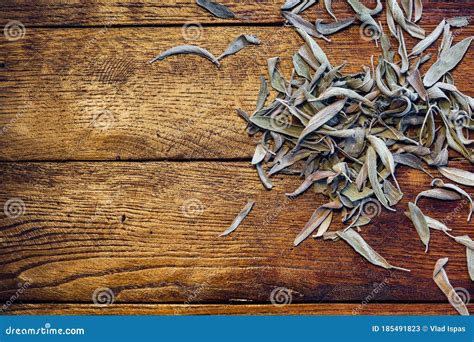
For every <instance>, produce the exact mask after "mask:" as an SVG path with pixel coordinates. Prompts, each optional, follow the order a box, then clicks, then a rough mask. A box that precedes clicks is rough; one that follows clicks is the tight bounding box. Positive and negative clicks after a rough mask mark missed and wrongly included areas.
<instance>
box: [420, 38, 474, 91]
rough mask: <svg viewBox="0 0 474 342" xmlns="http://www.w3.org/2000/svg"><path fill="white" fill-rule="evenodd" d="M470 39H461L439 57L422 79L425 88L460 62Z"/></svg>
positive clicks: (469, 43)
mask: <svg viewBox="0 0 474 342" xmlns="http://www.w3.org/2000/svg"><path fill="white" fill-rule="evenodd" d="M472 39H473V37H468V38H465V39H463V40H462V41H460V42H459V43H457V44H456V45H454V46H453V47H451V48H449V49H448V50H447V51H446V52H445V53H442V54H441V55H440V56H439V58H438V60H437V61H436V62H435V63H434V64H433V65H432V66H431V67H430V68H429V69H428V71H427V72H426V74H425V77H424V78H423V84H424V85H425V87H431V86H432V85H433V84H435V83H436V82H437V81H438V80H439V79H440V78H441V77H442V76H444V75H445V74H446V73H447V72H448V71H450V70H451V69H453V68H454V67H455V66H456V65H458V64H459V62H461V60H462V59H463V57H464V55H465V54H466V52H467V50H468V49H469V46H470V45H471V41H472Z"/></svg>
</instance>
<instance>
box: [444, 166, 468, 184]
mask: <svg viewBox="0 0 474 342" xmlns="http://www.w3.org/2000/svg"><path fill="white" fill-rule="evenodd" d="M438 171H439V172H440V173H441V174H442V175H443V176H444V177H446V178H449V179H451V180H452V181H454V182H456V183H459V184H463V185H467V186H474V173H472V172H469V171H466V170H461V169H458V168H455V167H439V168H438Z"/></svg>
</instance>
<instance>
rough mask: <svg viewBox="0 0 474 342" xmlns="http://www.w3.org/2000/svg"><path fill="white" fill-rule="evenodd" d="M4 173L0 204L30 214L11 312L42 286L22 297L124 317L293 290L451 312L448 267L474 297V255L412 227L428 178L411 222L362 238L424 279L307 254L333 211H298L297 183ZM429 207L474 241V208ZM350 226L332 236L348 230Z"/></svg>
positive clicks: (147, 169)
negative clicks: (473, 211)
mask: <svg viewBox="0 0 474 342" xmlns="http://www.w3.org/2000/svg"><path fill="white" fill-rule="evenodd" d="M464 167H465V168H466V169H470V170H471V171H474V170H473V168H472V166H470V165H469V166H464ZM0 172H1V174H2V187H1V189H0V203H2V204H4V203H6V201H7V200H8V199H12V198H15V199H21V200H22V201H23V203H24V207H23V208H24V213H23V215H20V216H19V217H16V218H15V217H14V218H12V217H6V216H5V215H4V213H2V216H1V221H0V234H1V245H0V246H1V248H0V251H1V254H2V255H1V258H0V279H1V281H0V298H1V299H2V300H3V301H7V300H9V299H10V298H11V297H12V296H14V295H15V293H17V291H19V289H20V288H21V287H22V286H24V284H25V283H26V282H28V286H27V288H26V290H25V291H24V293H22V294H21V297H20V298H21V301H22V302H27V303H28V302H36V301H41V302H61V303H63V302H78V303H91V302H92V297H93V293H94V291H95V290H96V289H97V288H102V287H106V288H109V289H111V291H112V292H113V294H114V297H115V301H116V303H140V302H142V303H186V302H187V303H190V304H196V303H245V304H249V303H268V302H269V300H270V297H271V293H272V291H274V290H275V289H276V288H278V287H285V288H287V289H289V293H290V294H291V297H292V301H293V302H294V303H308V302H354V303H361V302H363V301H368V302H370V303H376V302H387V301H404V302H407V301H416V302H445V301H446V298H445V297H444V295H443V294H442V293H441V291H440V290H439V289H438V288H437V287H436V285H435V284H434V282H433V281H432V279H431V277H432V271H433V266H434V264H435V261H436V260H437V259H438V258H440V257H445V256H448V257H449V258H450V261H449V264H448V266H447V269H446V270H447V272H448V275H449V277H450V279H451V282H452V283H453V285H454V286H455V287H461V288H464V289H466V291H469V292H470V293H471V294H472V293H473V291H474V287H473V283H472V282H471V281H470V280H469V277H468V273H467V267H466V257H465V248H464V247H463V246H461V245H458V244H456V243H455V242H453V241H451V240H450V239H449V238H448V237H446V236H444V235H443V234H441V233H440V232H433V234H432V235H433V236H432V241H431V243H430V251H429V253H428V254H425V253H424V252H423V251H424V248H423V246H422V244H421V242H420V240H419V238H418V236H417V234H416V231H415V229H414V228H413V226H412V224H411V223H410V222H409V221H408V219H407V218H406V217H405V216H404V215H403V211H404V210H405V209H406V206H407V201H409V200H410V201H413V200H414V198H415V194H416V193H418V192H419V191H420V190H421V189H426V188H428V187H429V181H430V180H429V177H428V176H426V175H424V174H420V173H419V172H417V171H411V170H407V169H402V170H401V171H400V172H399V174H398V179H399V180H400V184H401V187H402V189H404V191H406V196H405V198H404V200H403V202H402V203H401V204H400V205H398V206H397V209H398V211H397V213H392V214H391V215H389V214H388V213H387V212H385V211H383V212H382V214H381V216H380V217H378V218H377V219H376V220H375V221H374V224H372V225H370V226H368V227H366V228H364V229H363V231H362V235H363V236H364V237H365V238H366V239H367V241H368V242H369V243H370V244H371V245H372V246H373V247H374V248H375V249H376V250H377V251H379V252H380V253H381V254H382V255H384V257H386V258H387V259H388V260H389V261H390V262H391V263H393V264H395V265H397V266H401V267H407V268H410V269H412V272H411V273H407V272H400V271H395V272H390V271H387V270H384V269H381V268H377V267H375V266H372V265H371V264H369V263H368V262H367V261H365V260H364V259H363V258H362V257H360V256H358V255H356V254H355V253H354V251H353V250H352V249H351V248H350V247H348V246H347V245H346V244H345V243H343V242H342V241H341V242H337V243H335V242H331V241H321V240H318V241H314V240H312V239H308V240H307V241H305V242H303V243H302V244H301V245H300V246H299V247H296V248H295V247H293V246H292V242H293V239H294V237H295V236H296V234H297V233H298V232H299V231H300V229H301V228H302V227H303V225H304V223H305V222H306V220H308V218H309V217H310V215H311V213H312V211H313V209H315V208H316V207H317V206H319V205H320V204H321V203H322V202H323V198H321V197H319V196H315V195H314V194H311V193H306V194H304V195H303V196H302V197H301V198H298V199H297V200H294V201H288V200H285V198H284V196H283V194H284V192H285V191H288V190H292V189H294V188H296V186H297V184H299V182H300V180H299V179H297V178H294V177H277V178H276V180H275V185H276V188H275V189H274V190H272V191H264V190H263V188H262V187H261V185H260V184H259V183H258V180H257V176H256V174H255V171H254V170H253V169H252V168H251V167H250V166H249V165H248V163H221V162H193V163H182V162H181V163H180V162H173V163H164V162H158V163H157V162H147V163H130V162H127V163H124V162H114V163H110V162H109V163H102V162H97V163H81V162H68V163H17V164H14V163H2V164H0ZM466 190H467V191H470V189H466ZM471 190H472V189H471ZM470 193H471V195H472V191H471V192H470ZM250 198H251V199H254V200H255V201H256V205H255V208H254V210H253V211H252V213H251V214H250V215H249V217H248V218H247V219H246V220H245V221H244V223H243V224H242V225H241V226H240V227H239V228H238V229H237V230H236V231H235V232H234V233H232V234H231V235H230V236H229V237H227V238H218V235H219V233H221V232H222V231H223V230H224V229H225V228H226V227H227V226H228V225H229V224H230V223H231V222H232V220H233V218H234V217H235V215H236V214H237V213H238V212H239V211H240V209H241V208H242V207H243V205H244V204H245V203H246V202H247V199H250ZM16 201H17V202H18V203H19V201H18V200H16ZM420 206H421V207H422V208H423V210H425V212H426V213H427V214H428V213H429V214H430V215H433V216H434V217H436V218H438V219H445V220H446V221H447V224H448V225H449V226H452V227H455V234H457V235H462V234H472V224H469V223H467V222H466V217H467V210H468V209H467V205H466V204H462V203H461V202H460V203H442V202H438V201H428V200H422V202H420ZM7 212H8V211H7ZM12 212H13V210H12ZM453 212H454V214H452V213H453ZM13 213H14V212H13ZM339 220H340V219H339V216H337V219H335V222H336V224H335V226H334V227H333V228H332V229H338V228H342V226H341V224H340V223H339Z"/></svg>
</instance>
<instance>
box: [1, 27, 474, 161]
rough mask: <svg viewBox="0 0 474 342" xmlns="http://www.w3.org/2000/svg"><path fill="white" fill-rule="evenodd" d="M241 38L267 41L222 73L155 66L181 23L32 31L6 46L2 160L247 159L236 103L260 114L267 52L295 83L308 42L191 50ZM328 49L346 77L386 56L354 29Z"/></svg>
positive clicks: (214, 30)
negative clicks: (294, 62)
mask: <svg viewBox="0 0 474 342" xmlns="http://www.w3.org/2000/svg"><path fill="white" fill-rule="evenodd" d="M432 27H433V25H431V28H432ZM240 33H254V34H257V35H258V36H259V37H260V39H261V40H262V42H263V43H262V45H261V46H259V47H250V48H247V49H244V50H243V51H241V52H240V53H239V54H237V55H235V56H231V57H228V58H226V59H225V60H224V61H223V63H222V67H221V68H220V69H219V70H218V69H216V67H215V66H214V65H213V64H212V63H209V62H208V61H206V60H203V59H200V58H199V57H195V56H179V57H173V58H169V59H168V60H166V61H163V62H160V63H156V64H154V65H151V66H150V65H149V64H148V63H147V61H148V60H149V59H150V58H151V57H153V56H155V54H157V53H159V52H160V51H164V50H166V49H168V48H170V47H172V46H174V45H177V44H183V43H186V40H185V39H184V38H183V35H182V31H181V28H176V27H168V28H115V29H114V28H111V29H97V28H86V29H30V30H28V34H27V35H26V36H25V38H24V39H20V40H17V41H6V40H1V41H0V62H2V64H0V87H1V92H0V101H1V103H2V105H1V106H0V127H2V130H1V131H0V151H1V152H0V158H1V159H3V160H115V159H122V160H128V159H135V160H140V159H194V158H212V159H219V158H248V157H250V156H251V155H252V153H253V152H252V151H253V145H254V142H253V141H252V140H251V139H250V138H249V137H247V136H246V134H245V133H244V127H245V125H244V123H243V121H242V120H241V119H240V118H239V117H238V116H237V114H236V113H235V108H238V107H241V108H243V109H245V110H247V111H249V112H252V111H253V110H254V108H255V100H256V96H257V93H258V87H259V80H258V77H257V76H258V75H266V60H267V59H268V58H269V57H273V56H280V57H281V58H282V67H283V71H284V73H285V75H286V77H287V78H288V77H289V74H290V66H291V56H292V54H293V53H294V52H296V51H297V49H298V48H299V47H300V46H301V45H302V40H301V39H300V38H299V37H298V35H297V34H296V33H295V32H294V31H293V30H292V29H291V28H276V27H205V28H203V30H202V34H201V36H200V38H199V39H197V40H196V41H193V42H192V43H195V44H198V45H202V46H203V47H205V48H208V49H210V50H211V51H212V52H214V53H216V54H218V53H219V52H220V51H223V50H224V49H225V47H226V46H227V44H228V43H229V41H231V40H232V39H233V37H235V36H237V35H238V34H240ZM473 34H474V29H473V28H472V27H468V28H464V29H461V30H458V31H457V34H456V37H455V41H459V40H461V39H462V38H464V37H467V36H469V35H473ZM188 43H189V42H188ZM354 44H357V53H354V50H353V46H354ZM321 45H322V46H323V48H324V49H325V50H326V52H327V53H328V55H329V56H330V59H331V61H333V63H334V64H335V65H338V64H342V63H344V62H347V66H346V68H345V70H346V72H347V73H350V72H356V71H360V70H361V65H369V64H370V56H371V55H378V54H379V50H378V49H377V48H376V47H375V44H374V43H373V42H370V41H366V40H364V39H362V38H361V37H360V32H359V29H358V28H357V27H353V28H351V29H350V30H348V31H347V33H346V34H340V35H336V36H334V39H333V42H332V43H325V42H321ZM435 49H436V47H433V50H432V51H433V52H434V51H435ZM473 54H474V50H473V49H470V51H469V52H468V53H467V55H466V57H465V58H464V61H463V63H461V64H460V66H459V67H458V68H457V70H456V71H455V72H454V76H455V78H456V80H457V86H458V87H459V88H460V89H461V90H462V91H465V92H466V93H467V94H469V95H471V96H472V95H474V93H473V91H472V89H474V62H473V61H474V59H473V56H474V55H473Z"/></svg>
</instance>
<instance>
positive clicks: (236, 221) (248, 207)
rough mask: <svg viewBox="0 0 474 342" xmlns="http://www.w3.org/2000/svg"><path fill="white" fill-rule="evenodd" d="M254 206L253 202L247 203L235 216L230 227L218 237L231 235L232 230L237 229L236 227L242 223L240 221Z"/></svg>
mask: <svg viewBox="0 0 474 342" xmlns="http://www.w3.org/2000/svg"><path fill="white" fill-rule="evenodd" d="M254 204H255V201H249V202H248V203H247V204H246V205H245V207H244V208H243V209H242V210H241V211H240V213H239V214H238V215H237V216H236V218H235V219H234V221H233V222H232V224H231V225H230V227H229V228H227V229H226V230H225V231H224V232H223V233H222V234H221V235H219V236H227V235H229V234H230V233H232V232H233V231H234V230H236V229H237V227H238V226H239V225H240V224H241V223H242V221H243V220H244V219H245V218H246V217H247V215H248V214H249V213H250V211H251V210H252V208H253V205H254Z"/></svg>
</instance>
